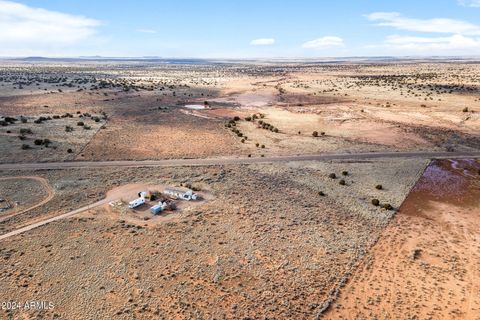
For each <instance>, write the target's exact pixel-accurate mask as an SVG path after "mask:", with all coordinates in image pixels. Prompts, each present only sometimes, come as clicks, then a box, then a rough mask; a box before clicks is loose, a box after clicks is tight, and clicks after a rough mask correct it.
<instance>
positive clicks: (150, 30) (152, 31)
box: [137, 29, 157, 33]
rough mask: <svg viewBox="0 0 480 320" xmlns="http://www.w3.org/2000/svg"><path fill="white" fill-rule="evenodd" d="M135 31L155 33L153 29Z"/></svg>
mask: <svg viewBox="0 0 480 320" xmlns="http://www.w3.org/2000/svg"><path fill="white" fill-rule="evenodd" d="M137 31H138V32H142V33H157V30H153V29H137Z"/></svg>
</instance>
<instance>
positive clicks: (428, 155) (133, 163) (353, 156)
mask: <svg viewBox="0 0 480 320" xmlns="http://www.w3.org/2000/svg"><path fill="white" fill-rule="evenodd" d="M377 158H391V159H394V158H419V159H433V158H437V159H442V158H454V159H460V158H480V151H476V152H431V151H412V152H371V153H321V154H308V155H291V156H272V157H263V158H262V157H259V158H248V157H239V158H226V157H225V158H207V159H170V160H143V161H142V160H119V161H71V162H36V163H12V164H10V163H7V164H0V170H42V169H71V168H108V167H182V166H210V165H229V164H254V163H272V162H286V161H329V160H368V159H377Z"/></svg>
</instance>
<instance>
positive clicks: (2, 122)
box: [0, 120, 8, 127]
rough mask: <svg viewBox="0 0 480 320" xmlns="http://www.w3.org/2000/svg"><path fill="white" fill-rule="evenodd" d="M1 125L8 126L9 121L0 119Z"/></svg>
mask: <svg viewBox="0 0 480 320" xmlns="http://www.w3.org/2000/svg"><path fill="white" fill-rule="evenodd" d="M0 126H2V127H6V126H8V122H7V121H5V120H0Z"/></svg>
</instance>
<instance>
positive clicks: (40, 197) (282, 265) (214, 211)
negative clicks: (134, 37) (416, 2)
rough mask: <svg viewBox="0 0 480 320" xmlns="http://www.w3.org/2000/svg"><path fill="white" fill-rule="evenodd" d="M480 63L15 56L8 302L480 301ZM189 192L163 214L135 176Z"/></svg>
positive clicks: (378, 307)
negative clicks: (142, 196)
mask: <svg viewBox="0 0 480 320" xmlns="http://www.w3.org/2000/svg"><path fill="white" fill-rule="evenodd" d="M479 87H480V62H477V61H474V60H466V59H464V60H440V59H437V60H435V59H423V60H399V59H394V60H365V61H363V60H359V61H356V60H355V61H181V62H178V61H177V62H175V61H155V60H139V61H123V60H113V61H111V60H75V61H62V60H55V59H53V60H46V61H30V60H28V59H24V60H22V59H17V60H3V61H1V63H0V116H1V118H0V150H1V153H0V200H1V202H0V209H1V212H0V261H1V264H0V301H2V303H3V302H5V303H7V302H8V303H10V304H12V303H13V304H15V303H18V304H20V305H23V304H24V303H25V302H28V301H44V302H48V303H51V305H52V307H49V308H44V309H41V310H38V309H34V308H32V309H31V310H28V309H25V308H17V309H15V308H13V309H12V308H3V307H2V309H1V310H0V318H2V319H3V318H5V319H40V318H45V319H51V318H58V319H322V318H325V319H480V281H479V279H480V231H479V230H480V228H479V227H480V226H479V225H478V221H479V220H478V219H479V218H480V184H479V183H480V182H479V181H480V180H479V178H480V162H479V160H478V158H479V156H480V92H479ZM168 187H189V188H191V189H192V190H195V191H196V192H198V194H199V195H200V199H199V200H197V201H178V202H177V206H176V209H175V210H170V211H166V212H163V213H161V214H159V215H152V214H151V213H150V211H149V209H148V208H149V206H148V205H147V204H146V205H144V206H142V207H140V208H138V209H130V208H128V207H127V205H126V204H127V203H128V202H129V201H131V200H133V199H134V198H136V197H137V193H138V192H140V191H146V190H148V191H152V192H153V191H157V190H160V191H161V190H163V189H165V188H168Z"/></svg>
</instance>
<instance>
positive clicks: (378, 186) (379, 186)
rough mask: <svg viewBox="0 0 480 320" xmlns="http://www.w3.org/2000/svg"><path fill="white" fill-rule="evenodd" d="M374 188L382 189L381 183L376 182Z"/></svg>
mask: <svg viewBox="0 0 480 320" xmlns="http://www.w3.org/2000/svg"><path fill="white" fill-rule="evenodd" d="M375 189H377V190H382V189H383V186H382V185H381V184H377V185H376V186H375Z"/></svg>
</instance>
